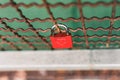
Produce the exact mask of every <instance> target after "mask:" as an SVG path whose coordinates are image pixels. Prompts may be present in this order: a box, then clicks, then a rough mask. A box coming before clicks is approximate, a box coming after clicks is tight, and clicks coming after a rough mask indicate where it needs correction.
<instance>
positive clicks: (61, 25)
mask: <svg viewBox="0 0 120 80" xmlns="http://www.w3.org/2000/svg"><path fill="white" fill-rule="evenodd" d="M57 25H58V26H60V27H64V28H65V29H66V31H67V30H68V28H67V27H66V26H65V25H63V24H57ZM54 28H56V25H54V26H52V28H51V29H52V30H53V29H54Z"/></svg>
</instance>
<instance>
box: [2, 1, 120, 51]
mask: <svg viewBox="0 0 120 80" xmlns="http://www.w3.org/2000/svg"><path fill="white" fill-rule="evenodd" d="M0 22H1V23H0V37H1V38H0V50H51V48H52V47H51V42H50V39H49V36H50V34H51V29H50V28H51V27H52V26H53V25H54V24H55V23H62V24H65V25H66V26H67V27H69V28H70V32H71V34H72V38H73V48H72V49H101V48H103V49H106V48H107V49H111V48H112V49H113V48H120V0H0Z"/></svg>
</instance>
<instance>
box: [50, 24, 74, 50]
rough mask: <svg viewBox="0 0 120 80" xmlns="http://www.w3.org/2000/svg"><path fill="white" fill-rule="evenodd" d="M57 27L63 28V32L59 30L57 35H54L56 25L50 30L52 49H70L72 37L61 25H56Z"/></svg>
mask: <svg viewBox="0 0 120 80" xmlns="http://www.w3.org/2000/svg"><path fill="white" fill-rule="evenodd" d="M57 26H59V27H61V28H62V27H63V28H64V29H65V30H60V32H59V33H55V28H56V25H54V26H53V27H52V28H51V36H50V40H51V43H52V47H53V48H55V49H62V48H72V36H71V34H70V33H69V30H68V28H67V27H66V26H65V25H63V24H58V25H57Z"/></svg>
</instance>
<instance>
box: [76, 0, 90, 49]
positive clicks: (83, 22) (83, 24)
mask: <svg viewBox="0 0 120 80" xmlns="http://www.w3.org/2000/svg"><path fill="white" fill-rule="evenodd" d="M77 1H78V8H79V13H80V17H81V21H82V29H83V32H84V37H85V42H86V48H89V42H88V37H87V32H86V28H85V21H84V16H83V11H82V4H81V0H77Z"/></svg>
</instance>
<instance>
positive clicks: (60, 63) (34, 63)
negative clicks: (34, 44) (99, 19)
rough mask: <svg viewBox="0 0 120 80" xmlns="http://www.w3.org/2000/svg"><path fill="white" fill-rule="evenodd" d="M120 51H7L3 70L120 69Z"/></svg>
mask: <svg viewBox="0 0 120 80" xmlns="http://www.w3.org/2000/svg"><path fill="white" fill-rule="evenodd" d="M119 57H120V50H64V51H5V52H0V71H2V70H40V69H45V70H58V69H65V70H71V69H72V70H77V69H80V70H91V69H93V70H98V69H120V59H119Z"/></svg>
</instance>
